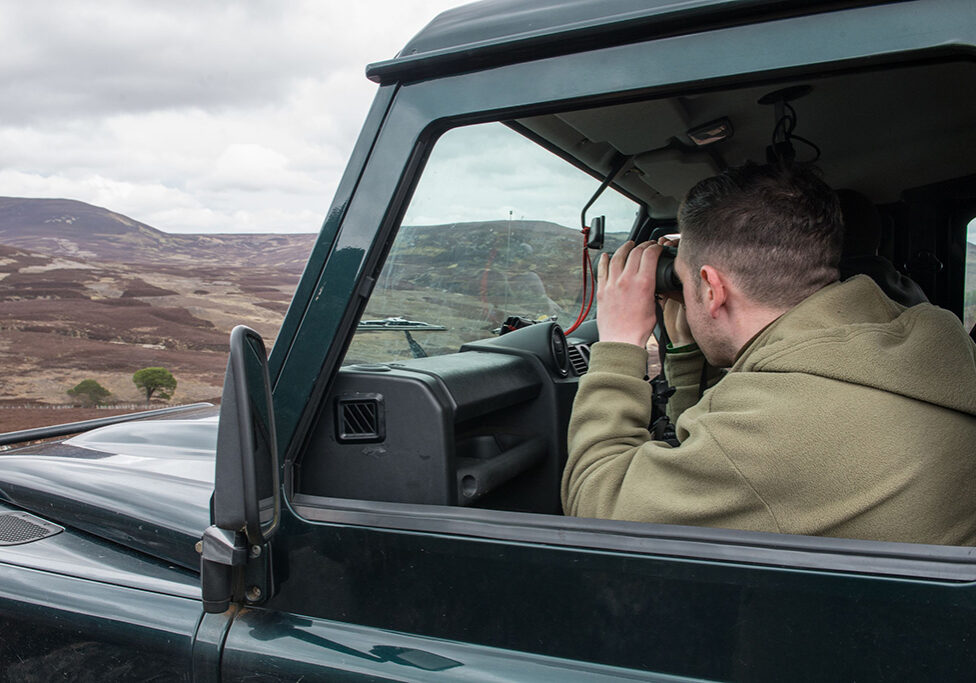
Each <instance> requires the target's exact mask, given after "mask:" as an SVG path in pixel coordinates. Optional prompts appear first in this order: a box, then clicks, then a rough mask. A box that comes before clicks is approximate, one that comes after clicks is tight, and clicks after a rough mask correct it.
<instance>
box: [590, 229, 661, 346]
mask: <svg viewBox="0 0 976 683" xmlns="http://www.w3.org/2000/svg"><path fill="white" fill-rule="evenodd" d="M660 255H661V247H660V245H658V244H654V243H653V242H644V243H642V244H638V245H637V246H634V243H633V242H630V241H628V242H625V243H624V244H623V246H622V247H620V249H618V250H617V252H616V253H615V254H614V255H613V258H609V257H608V256H607V254H601V255H600V263H599V265H598V266H597V290H596V300H597V309H596V324H597V327H598V328H599V330H600V341H615V342H625V343H627V344H635V345H637V346H640V347H641V348H643V347H644V346H645V344H647V340H648V339H649V338H650V336H651V332H652V330H653V329H654V325H655V324H656V322H657V316H656V314H655V311H654V280H655V275H656V273H657V260H658V258H659V257H660Z"/></svg>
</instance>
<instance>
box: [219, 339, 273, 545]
mask: <svg viewBox="0 0 976 683" xmlns="http://www.w3.org/2000/svg"><path fill="white" fill-rule="evenodd" d="M215 467H216V471H215V476H214V499H213V520H212V521H213V523H214V524H215V525H216V526H217V527H219V528H221V529H226V530H229V531H244V533H245V534H246V535H247V542H248V544H249V545H263V544H264V543H266V542H267V541H268V540H269V539H270V538H271V536H272V534H273V533H274V531H275V529H276V528H277V526H278V520H279V517H280V514H281V500H280V499H281V493H280V491H279V485H278V454H277V442H276V435H275V426H274V408H273V405H272V402H271V382H270V379H269V377H268V357H267V352H266V351H265V347H264V342H263V341H262V339H261V336H260V335H259V334H258V333H257V332H255V331H254V330H252V329H250V328H248V327H245V326H243V325H238V326H237V327H235V328H234V329H233V331H232V332H231V335H230V357H229V358H228V361H227V374H226V376H225V378H224V391H223V396H222V398H221V404H220V423H219V425H218V428H217V459H216V465H215Z"/></svg>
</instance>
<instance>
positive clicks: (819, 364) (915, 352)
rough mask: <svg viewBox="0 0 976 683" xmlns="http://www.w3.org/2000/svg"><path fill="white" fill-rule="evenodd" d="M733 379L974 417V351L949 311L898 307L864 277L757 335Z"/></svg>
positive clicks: (829, 290) (815, 298)
mask: <svg viewBox="0 0 976 683" xmlns="http://www.w3.org/2000/svg"><path fill="white" fill-rule="evenodd" d="M732 370H733V371H735V372H750V371H756V372H758V371H762V372H802V373H807V374H813V375H819V376H822V377H827V378H830V379H834V380H838V381H840V382H848V383H851V384H860V385H863V386H867V387H872V388H875V389H880V390H882V391H887V392H891V393H894V394H900V395H902V396H906V397H908V398H912V399H915V400H918V401H924V402H926V403H931V404H933V405H936V406H940V407H944V408H951V409H952V410H958V411H960V412H963V413H967V414H969V415H976V391H974V388H976V346H974V344H973V342H972V341H971V340H970V338H969V336H968V335H967V334H966V333H965V331H964V330H963V329H962V326H961V324H960V322H959V319H958V318H957V317H956V316H955V315H953V314H952V313H951V312H949V311H947V310H945V309H942V308H938V307H936V306H933V305H931V304H919V305H917V306H913V307H911V308H905V307H904V306H901V305H899V304H897V303H895V302H894V301H892V300H891V299H889V298H888V297H886V296H885V295H884V294H883V293H882V291H881V290H880V289H879V288H878V286H877V285H876V284H875V283H874V282H873V281H872V280H871V279H870V278H868V277H865V276H863V275H862V276H856V277H853V278H851V279H850V280H846V281H844V282H837V283H834V284H832V285H828V286H827V287H824V288H823V289H821V290H820V291H818V292H816V293H815V294H813V295H811V296H810V297H808V298H807V299H805V300H804V301H802V302H801V303H800V304H798V305H797V306H796V307H794V308H792V309H790V310H789V311H787V312H786V313H785V314H783V315H782V316H780V317H779V318H778V319H777V320H775V321H774V322H773V323H771V324H770V325H769V326H767V327H766V328H765V329H764V330H763V331H762V332H760V333H759V334H758V335H757V336H756V337H755V338H754V339H753V340H752V342H750V343H749V345H748V346H747V347H746V349H745V351H743V353H742V354H741V355H740V356H739V358H738V360H737V361H736V363H735V365H734V366H733V368H732Z"/></svg>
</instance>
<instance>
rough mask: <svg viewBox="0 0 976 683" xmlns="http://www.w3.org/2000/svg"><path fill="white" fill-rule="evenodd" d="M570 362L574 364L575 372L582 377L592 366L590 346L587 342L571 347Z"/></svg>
mask: <svg viewBox="0 0 976 683" xmlns="http://www.w3.org/2000/svg"><path fill="white" fill-rule="evenodd" d="M569 363H570V365H572V366H573V372H575V373H576V375H577V376H579V377H582V376H583V375H585V374H586V371H587V370H589V368H590V347H589V346H587V345H586V344H577V345H576V346H570V347H569Z"/></svg>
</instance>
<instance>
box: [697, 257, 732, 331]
mask: <svg viewBox="0 0 976 683" xmlns="http://www.w3.org/2000/svg"><path fill="white" fill-rule="evenodd" d="M698 276H699V277H700V278H701V285H702V290H703V291H702V302H703V303H704V304H705V308H706V310H707V311H708V315H709V316H711V317H712V318H717V317H718V313H719V311H720V310H721V308H722V307H723V306H724V305H725V302H726V300H727V299H728V296H729V292H728V287H727V283H726V281H725V276H724V275H722V273H721V272H719V271H718V270H715V268H713V267H712V266H702V267H701V269H700V270H699V272H698Z"/></svg>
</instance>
